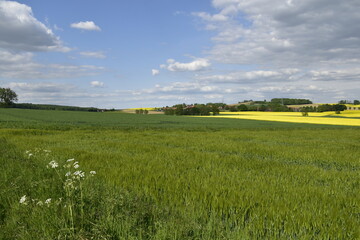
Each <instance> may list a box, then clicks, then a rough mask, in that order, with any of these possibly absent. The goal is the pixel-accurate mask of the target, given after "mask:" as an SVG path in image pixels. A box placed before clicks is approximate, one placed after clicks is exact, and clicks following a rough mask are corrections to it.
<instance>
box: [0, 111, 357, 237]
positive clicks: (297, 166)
mask: <svg viewBox="0 0 360 240" xmlns="http://www.w3.org/2000/svg"><path fill="white" fill-rule="evenodd" d="M286 114H287V113H286ZM297 114H301V113H297ZM345 115H346V114H341V116H342V117H343V118H341V120H343V119H345ZM354 115H355V117H354ZM232 116H234V115H232ZM311 117H312V113H310V117H309V118H311ZM314 117H315V115H314ZM316 117H319V118H321V117H322V116H316ZM357 117H358V116H357V115H356V114H352V113H349V116H347V115H346V119H347V118H349V120H357V121H359V119H356V118H357ZM328 118H330V116H329V117H328ZM333 118H334V119H335V120H338V119H339V118H337V117H336V116H335V117H333ZM346 119H345V120H346ZM328 124H329V123H327V124H309V123H287V122H277V121H269V119H267V121H260V120H251V119H230V118H229V119H227V118H220V117H219V118H217V117H215V118H211V117H205V118H202V117H180V116H165V115H136V114H124V113H116V112H115V113H87V112H62V111H41V110H20V109H0V146H1V147H0V166H1V172H2V174H1V175H0V239H359V238H360V229H359V226H360V196H359V192H360V127H357V126H340V125H328Z"/></svg>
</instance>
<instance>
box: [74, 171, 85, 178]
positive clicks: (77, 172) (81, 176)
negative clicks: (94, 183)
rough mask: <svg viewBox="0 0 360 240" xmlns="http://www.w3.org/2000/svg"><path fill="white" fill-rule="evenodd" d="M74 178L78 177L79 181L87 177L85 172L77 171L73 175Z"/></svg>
mask: <svg viewBox="0 0 360 240" xmlns="http://www.w3.org/2000/svg"><path fill="white" fill-rule="evenodd" d="M73 175H74V177H76V178H77V179H80V178H83V177H85V172H83V171H76V172H74V173H73Z"/></svg>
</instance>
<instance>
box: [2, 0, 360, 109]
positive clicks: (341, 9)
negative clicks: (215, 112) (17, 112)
mask: <svg viewBox="0 0 360 240" xmlns="http://www.w3.org/2000/svg"><path fill="white" fill-rule="evenodd" d="M359 12H360V1H358V0H272V1H269V0H212V1H211V0H196V1H194V0H181V1H177V0H151V1H149V0H122V1H117V0H106V1H85V0H76V1H73V0H72V1H70V0H61V1H60V0H51V1H46V0H27V1H25V0H24V1H5V0H0V87H10V88H12V89H13V90H15V91H16V92H17V93H18V95H19V102H32V103H49V104H63V105H77V106H94V107H104V108H128V107H160V106H165V105H173V104H176V103H195V102H196V103H207V102H225V103H236V102H239V101H242V100H244V99H253V100H264V99H267V100H270V99H271V98H274V97H292V98H308V99H311V100H312V101H314V102H317V103H326V102H331V103H332V102H337V101H339V100H341V99H348V100H354V99H360V84H359V83H360V81H359V79H360V78H359V77H360V24H359V23H360V14H359Z"/></svg>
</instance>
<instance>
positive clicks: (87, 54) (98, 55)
mask: <svg viewBox="0 0 360 240" xmlns="http://www.w3.org/2000/svg"><path fill="white" fill-rule="evenodd" d="M80 55H81V56H84V57H89V58H99V59H104V58H106V55H105V54H104V52H101V51H99V52H80Z"/></svg>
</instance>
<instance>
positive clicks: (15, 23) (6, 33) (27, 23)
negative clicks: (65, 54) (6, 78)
mask: <svg viewBox="0 0 360 240" xmlns="http://www.w3.org/2000/svg"><path fill="white" fill-rule="evenodd" d="M0 48H3V49H8V50H13V51H30V52H31V51H69V50H70V49H69V48H67V47H64V46H63V45H62V42H61V41H60V39H59V38H58V37H57V36H55V35H54V33H53V32H52V31H51V29H49V28H48V27H46V26H45V25H44V24H43V23H41V22H39V21H38V20H37V19H36V18H35V17H34V16H33V12H32V9H31V7H29V6H27V5H25V4H20V3H18V2H14V1H3V0H2V1H0Z"/></svg>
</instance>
